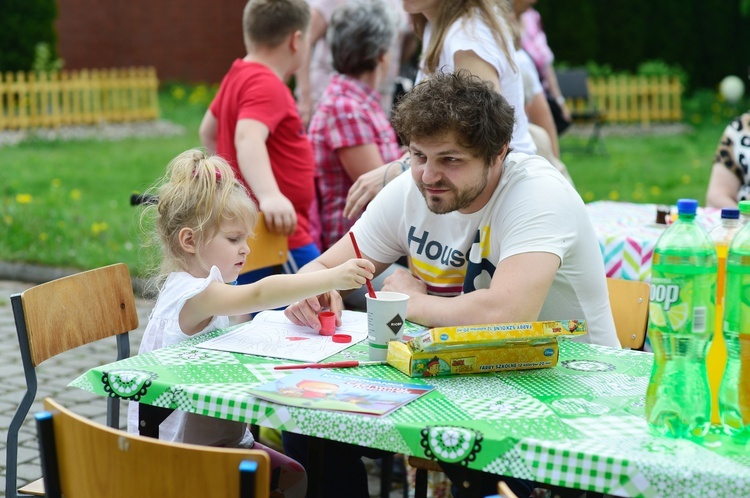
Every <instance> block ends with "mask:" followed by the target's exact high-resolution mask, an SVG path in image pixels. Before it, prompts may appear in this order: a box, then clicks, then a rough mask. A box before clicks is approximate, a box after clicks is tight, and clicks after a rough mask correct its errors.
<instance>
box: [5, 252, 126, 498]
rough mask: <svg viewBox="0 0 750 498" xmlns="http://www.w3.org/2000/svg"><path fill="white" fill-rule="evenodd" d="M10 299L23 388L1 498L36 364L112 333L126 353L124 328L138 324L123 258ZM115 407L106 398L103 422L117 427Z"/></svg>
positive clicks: (10, 488)
mask: <svg viewBox="0 0 750 498" xmlns="http://www.w3.org/2000/svg"><path fill="white" fill-rule="evenodd" d="M10 300H11V305H12V308H13V316H14V319H15V322H16V333H17V335H18V343H19V346H20V350H21V362H22V364H23V370H24V376H25V378H26V392H25V393H24V397H23V399H22V400H21V403H20V404H19V405H18V408H16V412H15V414H14V415H13V418H12V420H11V423H10V425H9V427H8V437H7V448H6V455H7V458H6V463H7V469H6V480H5V490H6V491H5V496H6V498H12V497H15V496H17V490H16V485H17V468H16V467H17V462H18V432H19V430H20V429H21V426H22V425H23V422H24V419H25V418H26V415H27V414H28V413H29V410H30V409H31V405H32V403H33V402H34V399H35V398H36V393H37V376H36V367H37V366H38V365H39V364H40V363H42V362H43V361H45V360H47V359H49V358H52V357H53V356H56V355H58V354H60V353H62V352H65V351H68V350H70V349H73V348H76V347H78V346H82V345H84V344H88V343H91V342H94V341H97V340H99V339H103V338H105V337H112V336H115V337H116V344H117V355H116V359H118V360H121V359H124V358H127V357H128V356H130V342H129V335H128V332H130V331H131V330H135V329H136V328H138V312H137V309H136V306H135V297H134V295H133V285H132V281H131V279H130V273H129V271H128V267H127V265H125V264H123V263H118V264H114V265H110V266H105V267H102V268H97V269H94V270H89V271H84V272H81V273H77V274H75V275H71V276H68V277H63V278H60V279H57V280H53V281H51V282H47V283H44V284H41V285H37V286H35V287H32V288H30V289H28V290H26V291H24V292H21V293H19V294H14V295H12V296H11V297H10ZM114 357H115V355H114V350H113V359H115V358H114ZM119 409H120V402H119V400H118V399H115V398H108V399H107V424H108V425H110V426H112V427H119V420H120V416H119V415H120V412H119Z"/></svg>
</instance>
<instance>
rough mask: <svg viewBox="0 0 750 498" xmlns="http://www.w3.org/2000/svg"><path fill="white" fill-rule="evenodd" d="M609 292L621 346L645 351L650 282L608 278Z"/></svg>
mask: <svg viewBox="0 0 750 498" xmlns="http://www.w3.org/2000/svg"><path fill="white" fill-rule="evenodd" d="M607 290H608V291H609V303H610V306H611V308H612V317H613V318H614V320H615V330H616V331H617V337H618V339H620V344H621V345H622V347H623V348H629V349H639V350H640V349H643V344H644V342H645V341H646V330H647V328H648V302H649V291H650V286H649V284H648V282H639V281H635V280H622V279H620V278H608V279H607Z"/></svg>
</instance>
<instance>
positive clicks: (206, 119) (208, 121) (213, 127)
mask: <svg viewBox="0 0 750 498" xmlns="http://www.w3.org/2000/svg"><path fill="white" fill-rule="evenodd" d="M217 131H218V121H216V117H215V116H214V115H213V113H212V112H211V109H209V110H207V111H206V114H204V115H203V121H201V126H200V128H198V135H199V136H200V137H201V145H203V148H204V149H206V152H208V153H209V154H215V153H216V133H217Z"/></svg>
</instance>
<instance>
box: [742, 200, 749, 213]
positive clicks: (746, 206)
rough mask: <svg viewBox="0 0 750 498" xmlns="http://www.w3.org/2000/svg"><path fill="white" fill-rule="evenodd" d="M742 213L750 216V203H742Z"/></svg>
mask: <svg viewBox="0 0 750 498" xmlns="http://www.w3.org/2000/svg"><path fill="white" fill-rule="evenodd" d="M740 213H742V214H750V201H740Z"/></svg>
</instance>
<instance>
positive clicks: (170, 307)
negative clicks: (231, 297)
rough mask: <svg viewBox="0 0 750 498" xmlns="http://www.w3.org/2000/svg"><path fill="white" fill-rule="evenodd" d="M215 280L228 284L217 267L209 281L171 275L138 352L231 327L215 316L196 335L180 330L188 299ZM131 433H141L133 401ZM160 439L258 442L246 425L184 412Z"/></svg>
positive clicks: (246, 444)
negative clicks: (181, 318)
mask: <svg viewBox="0 0 750 498" xmlns="http://www.w3.org/2000/svg"><path fill="white" fill-rule="evenodd" d="M214 281H216V282H220V283H222V284H223V283H224V279H223V278H222V276H221V272H220V271H219V269H218V268H217V267H215V266H214V267H212V268H211V271H210V272H209V275H208V277H206V278H196V277H194V276H192V275H190V274H189V273H187V272H175V273H172V274H170V275H169V277H167V280H166V282H165V283H164V287H163V288H162V290H161V292H160V293H159V298H158V299H157V300H156V305H155V306H154V309H153V311H152V312H151V316H150V317H149V319H148V325H146V330H145V332H144V333H143V339H142V340H141V346H140V348H139V350H138V352H139V353H148V352H150V351H153V350H155V349H159V348H163V347H167V346H171V345H173V344H178V343H180V342H182V341H184V340H186V339H189V338H191V337H196V336H198V335H200V334H205V333H206V332H210V331H212V330H216V329H219V328H224V327H227V326H228V325H229V317H226V316H215V317H213V319H211V322H210V323H209V324H208V325H207V326H206V328H204V329H203V330H201V331H200V332H198V333H197V334H195V335H193V336H189V335H186V334H185V333H183V332H182V330H181V329H180V323H179V318H180V312H181V311H182V308H183V307H184V306H185V303H186V302H187V300H188V299H190V298H192V297H195V296H197V295H198V294H200V293H201V292H203V291H204V290H206V288H207V287H208V285H209V284H210V283H211V282H214ZM128 432H130V433H135V434H137V433H138V403H136V402H133V401H131V402H130V406H129V407H128ZM159 439H163V440H165V441H176V442H183V443H192V444H201V445H205V446H226V447H240V448H251V447H252V446H253V443H254V442H255V441H254V440H253V435H252V434H251V433H250V431H249V430H248V428H247V424H245V423H242V422H232V421H229V420H223V419H219V418H214V417H208V416H204V415H197V414H195V413H188V412H184V411H180V410H175V411H174V413H172V414H171V415H170V416H169V417H167V418H166V420H164V422H162V423H161V425H160V426H159Z"/></svg>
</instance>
